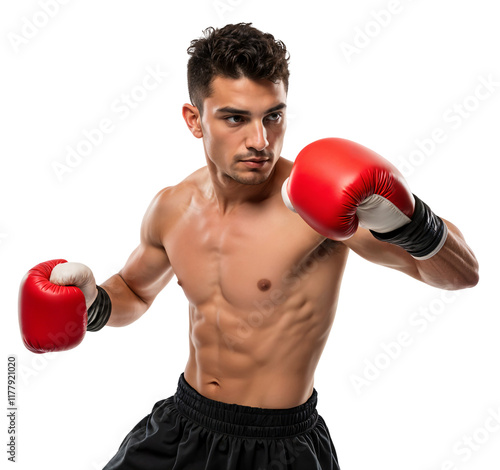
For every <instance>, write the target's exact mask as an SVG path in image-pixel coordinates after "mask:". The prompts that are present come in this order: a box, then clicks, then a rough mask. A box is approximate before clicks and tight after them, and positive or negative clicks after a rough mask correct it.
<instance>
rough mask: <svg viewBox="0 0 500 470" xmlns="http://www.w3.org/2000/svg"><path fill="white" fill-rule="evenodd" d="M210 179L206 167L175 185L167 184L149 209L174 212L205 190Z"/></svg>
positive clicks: (154, 198) (155, 197) (157, 194)
mask: <svg viewBox="0 0 500 470" xmlns="http://www.w3.org/2000/svg"><path fill="white" fill-rule="evenodd" d="M207 179H208V171H207V169H206V167H204V168H200V169H199V170H197V171H195V172H194V173H192V174H191V175H189V176H188V177H187V178H185V179H184V180H182V181H181V182H179V183H178V184H176V185H174V186H167V187H165V188H163V189H162V190H160V191H159V192H158V193H156V195H155V196H154V197H153V200H152V201H151V204H150V206H149V209H148V211H152V212H163V211H167V212H172V211H175V210H176V209H178V208H179V207H182V206H183V205H185V204H186V203H188V202H189V201H190V200H192V198H193V197H194V196H196V195H199V194H201V193H202V192H203V187H204V186H206V181H207Z"/></svg>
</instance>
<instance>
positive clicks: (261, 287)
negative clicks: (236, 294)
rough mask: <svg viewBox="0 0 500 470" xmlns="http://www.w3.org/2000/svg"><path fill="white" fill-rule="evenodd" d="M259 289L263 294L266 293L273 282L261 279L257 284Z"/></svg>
mask: <svg viewBox="0 0 500 470" xmlns="http://www.w3.org/2000/svg"><path fill="white" fill-rule="evenodd" d="M257 287H258V288H259V290H261V291H262V292H265V291H266V290H269V289H270V288H271V281H270V280H269V279H261V280H260V281H259V282H258V283H257Z"/></svg>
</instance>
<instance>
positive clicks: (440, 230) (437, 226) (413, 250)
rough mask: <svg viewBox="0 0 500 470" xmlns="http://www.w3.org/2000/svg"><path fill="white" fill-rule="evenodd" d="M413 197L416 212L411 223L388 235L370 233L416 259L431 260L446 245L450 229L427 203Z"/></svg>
mask: <svg viewBox="0 0 500 470" xmlns="http://www.w3.org/2000/svg"><path fill="white" fill-rule="evenodd" d="M413 197H414V198H415V211H414V212H413V216H412V218H411V219H412V220H411V222H410V223H408V224H406V225H403V226H402V227H400V228H398V229H396V230H393V231H392V232H388V233H378V232H374V231H373V230H370V232H371V233H372V235H373V236H374V237H375V238H376V239H377V240H381V241H384V242H388V243H392V244H393V245H398V246H400V247H401V248H404V249H405V250H406V251H407V252H408V253H410V255H412V256H413V257H414V258H416V259H419V260H424V259H429V258H431V257H432V256H434V255H435V254H436V253H437V252H438V251H439V250H440V249H441V248H442V246H443V245H444V243H445V241H446V237H447V235H448V229H447V227H446V224H445V223H444V222H443V221H442V219H441V218H439V217H438V216H437V215H436V214H434V212H432V211H431V209H430V208H429V206H428V205H427V204H425V202H423V201H421V200H420V199H419V198H418V197H417V196H415V195H413Z"/></svg>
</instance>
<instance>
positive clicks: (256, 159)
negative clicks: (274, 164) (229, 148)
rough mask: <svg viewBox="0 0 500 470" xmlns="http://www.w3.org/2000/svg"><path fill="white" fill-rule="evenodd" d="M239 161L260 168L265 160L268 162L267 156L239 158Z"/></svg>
mask: <svg viewBox="0 0 500 470" xmlns="http://www.w3.org/2000/svg"><path fill="white" fill-rule="evenodd" d="M240 162H241V163H243V164H244V165H246V166H248V167H250V168H261V167H263V166H264V165H265V164H266V163H267V162H269V158H259V157H253V158H246V159H245V160H240Z"/></svg>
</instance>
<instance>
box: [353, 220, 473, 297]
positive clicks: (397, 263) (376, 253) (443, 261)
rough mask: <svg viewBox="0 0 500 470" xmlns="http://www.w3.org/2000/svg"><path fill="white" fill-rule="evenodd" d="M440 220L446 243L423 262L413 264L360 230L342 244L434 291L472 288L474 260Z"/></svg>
mask: <svg viewBox="0 0 500 470" xmlns="http://www.w3.org/2000/svg"><path fill="white" fill-rule="evenodd" d="M442 220H443V222H444V223H445V224H446V227H447V232H448V233H447V236H446V241H445V243H444V245H443V246H442V247H441V249H440V250H439V251H438V252H437V253H436V254H435V255H434V256H432V257H431V258H428V259H425V260H417V259H415V258H413V257H412V256H411V255H410V254H409V253H408V252H406V251H405V250H404V249H402V248H400V247H399V246H396V245H392V244H390V243H386V242H383V241H379V240H377V239H376V238H375V237H374V236H373V235H372V234H371V233H370V231H369V230H366V229H363V228H358V230H357V231H356V233H355V234H354V235H353V236H352V237H351V238H349V239H348V240H345V241H344V244H345V245H347V246H348V247H349V248H351V249H352V250H353V251H354V252H355V253H357V254H358V255H359V256H361V257H363V258H364V259H366V260H368V261H371V262H373V263H376V264H379V265H382V266H387V267H389V268H393V269H397V270H399V271H402V272H404V273H406V274H408V275H410V276H412V277H414V278H415V279H418V280H419V281H422V282H425V283H426V284H429V285H431V286H434V287H438V288H441V289H450V290H455V289H465V288H467V287H474V286H475V285H476V284H477V282H478V280H479V275H478V262H477V260H476V257H475V256H474V253H473V252H472V250H471V249H470V247H469V246H468V245H467V243H466V241H465V239H464V237H463V235H462V233H461V232H460V230H459V229H458V228H457V227H456V226H455V225H453V224H452V223H450V222H448V221H447V220H445V219H442Z"/></svg>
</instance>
